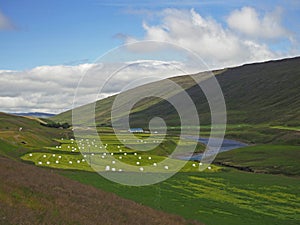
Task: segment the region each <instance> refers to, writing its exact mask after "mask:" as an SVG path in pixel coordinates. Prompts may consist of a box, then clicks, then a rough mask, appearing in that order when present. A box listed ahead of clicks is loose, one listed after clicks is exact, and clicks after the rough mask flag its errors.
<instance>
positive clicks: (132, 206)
mask: <svg viewBox="0 0 300 225" xmlns="http://www.w3.org/2000/svg"><path fill="white" fill-rule="evenodd" d="M0 171H1V173H0V208H1V210H0V224H3V225H4V224H5V225H9V224H31V225H40V224H63V225H73V224H77V225H80V224H82V225H94V224H107V225H109V224H153V225H154V224H157V225H158V224H170V225H171V224H172V225H173V224H178V225H181V224H200V223H198V222H193V221H187V220H185V219H183V218H182V217H180V216H175V215H170V214H167V213H164V212H160V211H157V210H154V209H151V208H149V207H146V206H143V205H141V204H138V203H135V202H133V201H130V200H126V199H123V198H120V197H118V196H117V195H115V194H112V193H108V192H104V191H101V190H99V189H96V188H93V187H91V186H88V185H84V184H80V183H79V182H76V181H72V180H70V179H67V178H65V177H62V176H59V175H57V174H55V173H53V171H52V172H50V171H49V170H45V169H41V168H37V167H35V166H32V165H26V164H24V163H20V162H16V161H13V160H11V159H7V158H3V157H1V156H0Z"/></svg>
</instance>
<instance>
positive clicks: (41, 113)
mask: <svg viewBox="0 0 300 225" xmlns="http://www.w3.org/2000/svg"><path fill="white" fill-rule="evenodd" d="M11 114H13V115H17V116H32V117H37V118H49V117H53V116H56V114H53V113H43V112H24V113H11Z"/></svg>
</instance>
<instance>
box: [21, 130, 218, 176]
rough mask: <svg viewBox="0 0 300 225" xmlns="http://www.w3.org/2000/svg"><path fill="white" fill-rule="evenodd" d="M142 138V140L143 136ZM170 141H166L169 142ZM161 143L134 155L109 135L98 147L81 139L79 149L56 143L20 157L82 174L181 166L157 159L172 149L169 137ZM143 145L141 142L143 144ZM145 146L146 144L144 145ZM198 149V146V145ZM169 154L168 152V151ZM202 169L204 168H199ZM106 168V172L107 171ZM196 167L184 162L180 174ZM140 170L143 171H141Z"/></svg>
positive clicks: (212, 168) (186, 143)
mask: <svg viewBox="0 0 300 225" xmlns="http://www.w3.org/2000/svg"><path fill="white" fill-rule="evenodd" d="M139 136H141V140H143V137H144V135H139ZM123 138H124V140H125V138H127V139H126V143H131V144H134V146H135V145H138V144H136V143H133V141H132V140H130V139H129V138H128V135H126V134H125V135H123ZM168 139H169V140H168ZM168 139H167V140H166V141H163V142H162V144H161V145H159V146H158V147H157V148H156V149H155V150H153V151H148V152H143V151H142V152H141V151H133V150H132V149H129V148H127V147H125V146H123V145H121V143H120V142H119V141H117V139H116V137H115V136H114V135H112V134H105V135H101V140H102V143H101V144H97V142H96V140H95V139H93V138H92V139H88V138H86V137H85V138H83V139H81V142H80V146H78V145H77V144H76V143H75V142H74V141H73V140H65V139H56V142H59V143H60V145H57V146H55V147H47V148H46V151H44V152H37V151H35V152H28V153H27V154H25V155H23V156H22V157H21V159H23V160H26V161H30V162H33V163H34V164H35V165H37V166H43V167H51V168H57V169H73V170H84V171H94V170H93V169H96V170H97V172H101V171H106V170H108V171H116V172H124V171H126V172H142V171H145V172H154V171H156V170H157V169H161V170H163V171H165V172H172V171H175V170H177V168H178V167H179V166H180V165H181V164H182V163H183V161H181V160H177V159H171V158H168V157H166V156H162V155H158V154H157V152H164V154H165V155H166V153H167V152H168V151H164V149H165V148H166V147H167V146H172V145H173V144H172V143H173V141H171V137H169V138H168ZM155 141H160V136H157V137H156V138H155ZM145 142H146V141H143V143H140V144H143V146H144V144H145ZM191 143H192V141H191V140H186V141H183V143H182V147H187V146H189V145H190V144H191ZM146 145H147V143H146ZM199 146H201V145H199ZM169 151H170V150H169ZM164 160H166V161H165V162H164V163H163V164H162V165H160V163H161V162H162V161H164ZM88 162H92V163H93V169H92V168H91V167H90V166H89V164H88ZM201 166H204V165H202V164H201ZM108 168H109V169H108ZM198 169H199V163H197V162H191V161H189V162H186V165H185V166H184V167H183V168H182V169H181V171H182V172H193V171H194V172H197V171H198ZM219 169H220V167H218V166H210V169H209V172H213V171H217V170H219ZM141 170H142V171H141Z"/></svg>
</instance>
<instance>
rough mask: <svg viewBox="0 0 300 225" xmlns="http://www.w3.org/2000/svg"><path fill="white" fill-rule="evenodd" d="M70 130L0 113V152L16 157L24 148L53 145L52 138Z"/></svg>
mask: <svg viewBox="0 0 300 225" xmlns="http://www.w3.org/2000/svg"><path fill="white" fill-rule="evenodd" d="M70 135H71V134H70V130H62V129H56V128H49V127H45V126H42V125H41V124H40V121H39V120H38V119H30V118H26V117H22V116H15V115H10V114H6V113H0V154H2V155H6V156H11V157H14V158H17V157H18V156H20V155H22V154H23V153H24V152H26V151H28V150H26V149H32V148H36V149H39V148H43V147H45V146H51V145H54V144H55V143H56V142H55V141H53V139H54V138H60V137H68V136H70Z"/></svg>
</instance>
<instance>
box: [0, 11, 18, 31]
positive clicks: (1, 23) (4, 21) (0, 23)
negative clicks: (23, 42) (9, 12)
mask: <svg viewBox="0 0 300 225" xmlns="http://www.w3.org/2000/svg"><path fill="white" fill-rule="evenodd" d="M14 28H15V26H14V25H13V23H12V22H11V21H10V20H9V19H8V18H7V17H6V16H5V15H4V14H3V13H2V12H1V11H0V30H11V29H14Z"/></svg>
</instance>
